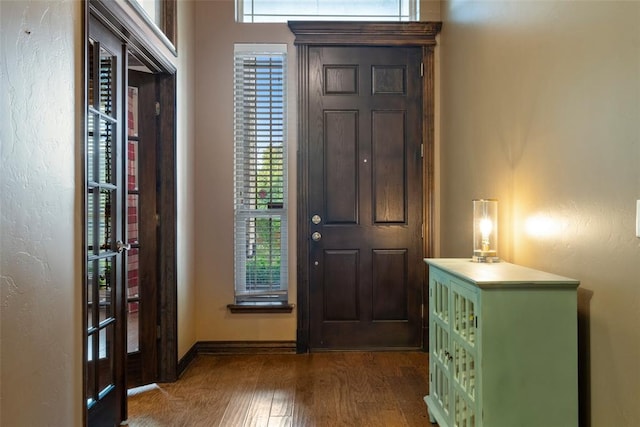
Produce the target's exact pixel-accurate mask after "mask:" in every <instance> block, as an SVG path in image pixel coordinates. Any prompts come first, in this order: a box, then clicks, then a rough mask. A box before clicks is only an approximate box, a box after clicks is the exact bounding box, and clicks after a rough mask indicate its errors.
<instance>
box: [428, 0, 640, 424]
mask: <svg viewBox="0 0 640 427" xmlns="http://www.w3.org/2000/svg"><path fill="white" fill-rule="evenodd" d="M442 17H443V21H444V25H443V32H442V34H441V39H440V41H441V47H440V53H441V76H442V78H441V121H440V124H441V129H440V130H441V137H440V150H441V151H440V165H441V171H440V183H441V184H440V189H441V194H440V196H441V204H440V205H439V207H438V208H439V213H440V215H441V216H440V218H441V224H440V236H439V237H440V241H441V247H440V250H441V255H442V256H444V257H468V256H470V254H471V200H472V199H473V198H478V197H497V198H498V199H499V200H500V228H499V231H500V247H499V251H500V255H501V256H502V257H503V258H504V259H506V260H508V261H512V262H515V263H519V264H522V265H526V266H531V267H536V268H540V269H543V270H547V271H551V272H553V273H558V274H562V275H566V276H570V277H575V278H577V279H579V280H580V281H581V288H582V291H581V293H580V300H581V309H580V310H581V315H582V316H583V318H586V319H587V320H588V329H587V330H586V333H587V334H588V338H587V339H588V341H587V344H588V345H589V349H588V353H587V352H583V353H582V354H581V358H582V359H583V360H586V361H588V362H589V363H590V369H589V374H590V385H591V395H590V401H591V403H590V412H591V424H590V425H593V426H594V427H599V426H620V427H623V426H632V425H637V423H638V420H639V419H640V405H638V402H640V365H639V361H640V333H639V332H638V325H639V324H640V239H638V238H636V237H635V228H634V224H635V223H634V220H635V203H636V200H637V199H640V125H639V124H638V119H639V118H640V25H639V24H638V23H639V22H640V2H615V1H607V2H587V1H577V2H567V1H540V2H526V1H517V2H516V1H477V2H476V1H460V0H457V1H447V2H444V3H443V5H442ZM540 314H541V315H544V307H540ZM587 403H588V402H587ZM549 422H550V425H553V420H551V419H550V420H549Z"/></svg>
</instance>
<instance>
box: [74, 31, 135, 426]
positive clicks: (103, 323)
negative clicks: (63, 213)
mask: <svg viewBox="0 0 640 427" xmlns="http://www.w3.org/2000/svg"><path fill="white" fill-rule="evenodd" d="M125 70H126V55H125V46H124V45H123V43H122V42H121V41H120V40H119V39H118V38H117V37H115V36H114V35H113V34H112V33H110V32H109V31H108V30H106V28H105V27H104V26H102V25H101V24H100V23H98V22H97V21H96V20H94V19H91V20H90V25H89V41H88V46H87V63H86V75H87V111H86V114H87V123H86V131H87V134H86V143H85V155H86V165H85V178H86V181H85V183H86V184H85V188H86V195H85V207H86V210H85V217H84V218H85V233H86V234H85V242H86V250H87V253H86V267H85V272H86V274H85V278H86V279H85V289H84V292H83V294H84V299H85V312H86V316H85V317H84V318H85V322H86V323H85V329H84V330H85V339H84V346H85V351H84V354H85V356H86V357H85V379H86V380H85V393H86V409H87V423H88V425H90V426H114V425H117V424H120V422H121V421H122V420H123V419H124V418H125V417H126V386H125V374H124V373H125V362H126V346H125V338H126V322H125V318H126V313H125V293H124V283H125V281H124V275H125V274H126V265H125V262H126V259H125V257H126V255H125V253H126V250H127V249H128V248H129V247H130V245H129V244H128V243H126V239H125V227H124V224H125V216H124V207H125V203H126V186H125V182H124V179H123V169H124V165H125V161H126V152H125V150H123V147H124V146H125V145H124V134H125V127H124V117H125V115H124V112H125V105H124V93H125V92H124V87H125V74H124V73H125Z"/></svg>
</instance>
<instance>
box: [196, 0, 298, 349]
mask: <svg viewBox="0 0 640 427" xmlns="http://www.w3.org/2000/svg"><path fill="white" fill-rule="evenodd" d="M195 33H196V45H197V47H198V50H197V54H198V58H197V61H196V74H195V82H196V87H197V91H196V97H195V107H196V108H195V112H196V115H195V125H196V147H195V159H194V160H195V161H194V173H195V185H194V188H193V191H194V198H195V212H194V213H195V217H194V219H195V230H196V232H195V248H196V249H195V253H196V255H197V256H196V258H195V259H194V261H195V279H196V289H197V290H196V295H197V298H196V307H195V311H196V329H197V338H198V340H199V341H209V340H213V341H227V340H228V341H235V340H239V341H246V340H262V341H271V340H295V332H296V317H295V312H294V313H291V314H230V313H229V311H228V310H227V304H231V303H233V301H234V297H233V44H234V42H246V43H289V51H288V55H289V86H288V89H289V99H290V102H289V105H290V110H289V142H290V150H289V165H290V169H289V183H290V184H289V193H290V195H291V197H290V206H295V203H294V200H295V199H294V197H293V196H295V193H296V187H295V179H296V170H295V159H296V158H295V149H296V144H295V141H296V124H295V123H296V122H295V112H296V111H295V109H296V97H295V91H296V74H295V70H296V61H297V60H296V56H295V49H294V48H293V45H292V42H293V35H292V34H291V32H290V31H289V28H288V27H287V25H286V24H236V23H235V20H234V7H233V2H232V1H230V0H225V1H198V2H196V25H195ZM289 212H290V214H289V215H290V216H289V223H290V227H289V247H290V252H291V255H292V256H291V257H290V260H289V266H290V268H289V270H290V271H289V277H290V288H289V301H291V302H293V303H295V302H296V281H295V265H296V264H295V258H294V257H293V255H295V221H296V218H295V209H291V210H290V211H289Z"/></svg>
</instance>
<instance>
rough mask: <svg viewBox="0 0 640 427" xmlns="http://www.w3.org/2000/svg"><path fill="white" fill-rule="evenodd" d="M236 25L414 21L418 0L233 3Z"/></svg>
mask: <svg viewBox="0 0 640 427" xmlns="http://www.w3.org/2000/svg"><path fill="white" fill-rule="evenodd" d="M235 2H236V21H238V22H287V21H307V20H317V21H321V20H333V21H417V20H418V18H419V16H420V15H419V4H420V2H419V0H349V1H345V0H279V1H273V0H235Z"/></svg>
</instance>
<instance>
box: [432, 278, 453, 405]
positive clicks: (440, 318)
mask: <svg viewBox="0 0 640 427" xmlns="http://www.w3.org/2000/svg"><path fill="white" fill-rule="evenodd" d="M449 293H450V291H449V286H448V284H447V283H446V278H443V277H439V276H435V277H432V278H431V281H430V284H429V296H430V298H429V315H430V323H431V327H430V329H429V330H430V332H429V334H430V344H431V345H430V348H431V354H430V358H429V360H430V366H429V372H430V385H429V388H430V390H431V395H432V397H433V399H435V401H436V402H437V407H439V408H440V409H441V410H442V411H443V412H444V413H445V414H447V416H448V414H449V410H450V402H449V396H450V391H449V389H450V384H449V378H450V374H449V355H450V352H449V329H450V326H449V323H450V320H449V310H450V309H451V307H450V304H449Z"/></svg>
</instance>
